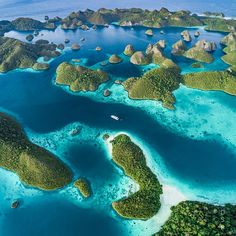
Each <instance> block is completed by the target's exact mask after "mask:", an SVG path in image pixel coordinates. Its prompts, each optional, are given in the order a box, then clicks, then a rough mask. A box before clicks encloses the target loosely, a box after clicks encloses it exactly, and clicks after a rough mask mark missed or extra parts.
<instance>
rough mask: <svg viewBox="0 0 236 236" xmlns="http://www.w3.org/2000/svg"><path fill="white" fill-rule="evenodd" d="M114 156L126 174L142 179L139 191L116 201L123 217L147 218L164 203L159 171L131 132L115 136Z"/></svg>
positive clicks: (117, 208) (117, 210) (115, 208)
mask: <svg viewBox="0 0 236 236" xmlns="http://www.w3.org/2000/svg"><path fill="white" fill-rule="evenodd" d="M112 160H113V161H114V162H115V163H116V164H117V165H118V166H120V167H121V168H122V169H123V170H124V172H125V174H126V175H128V176H129V177H131V178H132V179H133V180H134V181H135V182H137V183H138V185H139V187H140V189H139V191H138V192H136V193H134V194H132V195H130V196H128V197H127V198H124V199H121V200H118V201H116V202H113V203H112V207H113V208H114V210H115V211H116V212H117V213H118V214H119V215H120V216H122V217H125V218H129V219H143V220H147V219H149V218H151V217H152V216H154V215H155V214H156V213H157V212H158V210H159V209H160V207H161V203H160V194H162V187H161V185H160V183H159V181H158V179H157V177H156V175H155V174H154V173H153V172H152V171H151V169H150V168H149V167H148V166H147V164H146V160H145V156H144V154H143V152H142V150H141V149H140V147H139V146H137V145H136V144H135V143H133V142H132V140H131V139H130V137H129V136H127V135H125V134H121V135H118V136H116V137H115V138H114V140H112Z"/></svg>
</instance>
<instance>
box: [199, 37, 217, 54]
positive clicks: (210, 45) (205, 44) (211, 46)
mask: <svg viewBox="0 0 236 236" xmlns="http://www.w3.org/2000/svg"><path fill="white" fill-rule="evenodd" d="M195 46H196V47H200V48H202V49H204V50H205V51H207V52H212V51H215V50H216V48H217V46H216V43H215V42H209V41H206V40H200V41H198V42H197V43H196V45H195Z"/></svg>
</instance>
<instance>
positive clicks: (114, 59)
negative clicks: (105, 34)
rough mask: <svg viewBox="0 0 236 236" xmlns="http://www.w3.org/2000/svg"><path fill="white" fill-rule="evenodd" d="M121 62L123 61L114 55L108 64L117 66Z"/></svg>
mask: <svg viewBox="0 0 236 236" xmlns="http://www.w3.org/2000/svg"><path fill="white" fill-rule="evenodd" d="M122 61H123V59H122V58H121V57H120V56H118V55H116V54H113V55H111V56H110V58H109V62H110V63H111V64H118V63H120V62H122Z"/></svg>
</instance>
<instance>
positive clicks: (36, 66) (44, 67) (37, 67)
mask: <svg viewBox="0 0 236 236" xmlns="http://www.w3.org/2000/svg"><path fill="white" fill-rule="evenodd" d="M33 69H34V70H39V71H41V70H48V69H49V64H47V63H38V62H37V63H35V64H34V66H33Z"/></svg>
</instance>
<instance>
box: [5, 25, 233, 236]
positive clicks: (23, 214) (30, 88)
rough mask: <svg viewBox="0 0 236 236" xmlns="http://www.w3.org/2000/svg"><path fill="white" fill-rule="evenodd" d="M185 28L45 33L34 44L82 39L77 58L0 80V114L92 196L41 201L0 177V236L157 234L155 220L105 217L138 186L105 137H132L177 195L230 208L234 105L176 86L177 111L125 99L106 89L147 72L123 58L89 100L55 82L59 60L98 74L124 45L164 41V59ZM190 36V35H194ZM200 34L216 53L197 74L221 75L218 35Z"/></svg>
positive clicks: (68, 191)
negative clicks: (15, 204) (77, 130)
mask: <svg viewBox="0 0 236 236" xmlns="http://www.w3.org/2000/svg"><path fill="white" fill-rule="evenodd" d="M182 30H183V28H166V29H165V34H164V35H161V34H160V33H159V30H154V31H155V36H154V37H153V38H149V37H146V36H145V34H144V32H145V29H144V28H142V27H139V28H135V29H124V28H120V27H116V26H112V27H109V28H108V29H107V28H101V29H98V30H97V31H93V30H90V31H88V32H84V31H80V30H78V31H68V32H64V31H62V30H60V29H57V30H56V31H55V32H53V31H42V33H43V34H44V35H43V36H39V37H38V38H45V39H49V40H50V41H53V42H56V43H60V42H63V41H64V39H65V38H70V39H71V43H73V42H79V41H80V38H82V37H85V39H86V40H85V42H84V43H83V45H82V48H81V50H80V51H79V52H71V51H70V50H69V49H67V50H66V52H65V53H64V54H63V55H62V56H61V57H59V58H57V59H55V60H54V61H52V62H51V63H50V64H51V68H50V70H49V71H46V72H32V71H31V70H15V71H12V72H9V73H7V74H1V75H0V88H1V93H0V108H1V110H2V111H6V112H8V113H10V114H13V115H14V116H15V117H16V118H17V119H18V120H19V121H20V123H21V124H22V125H23V127H24V128H25V130H26V133H27V134H28V136H29V137H30V138H31V139H32V141H33V142H35V143H37V144H39V145H41V146H43V147H45V148H47V149H49V150H50V151H52V152H54V153H55V154H57V155H58V156H59V157H60V158H62V159H63V160H64V161H65V162H66V163H67V164H68V165H69V166H70V167H71V168H72V170H73V172H74V174H75V178H76V177H78V176H86V177H88V178H89V179H90V180H91V182H92V185H93V189H94V196H93V197H92V198H91V199H90V200H88V201H83V200H82V198H81V196H80V195H79V194H78V192H77V190H76V189H74V188H73V186H71V185H70V186H67V187H66V188H65V189H62V190H59V191H56V192H53V193H45V192H42V191H38V190H35V189H32V188H29V187H26V186H23V185H22V184H21V183H20V182H19V180H18V178H17V177H16V176H15V175H13V174H12V173H10V172H6V171H4V170H0V178H1V179H4V181H3V184H1V185H0V198H1V199H3V200H2V204H1V205H0V234H1V235H4V236H5V235H6V236H11V235H20V236H21V235H65V234H66V235H93V234H95V233H96V235H142V236H143V235H144V236H146V235H149V234H150V233H154V232H155V231H156V230H157V229H158V227H157V225H158V220H157V221H155V223H154V224H153V223H152V222H153V221H152V220H150V221H147V222H143V221H127V220H123V219H121V218H120V217H118V216H117V215H116V214H115V213H114V212H113V211H112V209H111V202H112V201H113V200H115V199H119V198H120V197H123V196H127V195H128V194H129V190H130V188H131V191H132V192H133V191H135V189H137V186H135V184H134V183H133V182H132V181H131V180H130V179H128V178H126V177H125V176H124V175H123V173H122V172H121V171H120V170H119V169H118V168H117V167H115V165H114V164H113V163H112V162H111V160H110V159H111V157H110V154H109V150H108V148H107V146H106V145H105V144H104V143H103V141H102V135H103V134H104V133H105V132H108V133H112V134H116V133H117V132H127V133H129V134H130V135H131V136H132V137H133V138H134V139H135V140H136V141H137V142H139V143H140V144H141V145H142V147H143V148H144V151H145V154H147V158H148V164H149V165H150V166H151V167H152V168H153V170H154V171H155V173H157V174H158V177H159V178H160V179H161V181H162V183H163V184H169V185H172V186H175V187H177V188H178V189H179V190H181V192H183V194H184V195H185V196H186V197H187V198H188V199H200V200H204V201H208V202H213V203H225V202H232V203H235V197H234V196H235V193H236V181H235V180H236V172H235V167H236V156H235V145H236V137H235V134H234V132H232V131H233V130H235V128H236V127H235V125H236V124H235V122H234V120H235V119H234V117H235V114H236V105H235V104H236V98H235V97H233V96H229V95H226V94H224V93H221V92H203V91H198V90H192V89H187V88H185V87H183V86H182V87H181V88H180V89H179V90H178V91H176V92H175V95H176V98H177V103H176V108H177V109H176V111H168V110H166V109H164V108H162V107H161V104H160V103H159V102H153V101H133V100H130V99H128V97H127V93H126V92H125V91H123V89H122V87H121V86H119V85H114V84H113V81H114V80H115V79H117V78H119V79H126V78H128V77H130V76H138V75H141V74H142V73H143V72H144V71H146V70H148V69H150V68H149V67H137V66H134V65H131V64H130V63H129V62H128V58H126V57H124V59H125V60H124V62H123V63H121V64H118V65H108V66H106V67H104V68H102V69H104V70H106V71H107V72H109V74H110V75H111V77H112V78H111V81H109V82H108V83H106V84H105V85H102V86H101V87H99V89H98V90H97V91H96V92H95V93H91V92H90V93H78V94H72V93H70V92H69V91H68V88H65V87H60V86H56V85H55V84H54V79H55V69H56V67H57V66H58V64H59V63H60V62H62V61H70V60H71V59H73V58H82V60H81V64H84V65H86V66H88V67H92V68H98V67H99V62H101V61H103V60H106V59H107V58H108V55H110V54H112V53H118V54H122V51H123V49H124V47H125V46H126V45H127V44H128V43H132V44H133V45H134V47H135V48H136V49H137V50H144V48H145V47H146V46H147V44H148V43H154V42H156V41H158V40H159V39H166V40H167V43H168V45H169V46H168V47H167V49H166V53H167V55H170V52H169V50H170V46H171V45H172V44H173V43H174V42H175V41H177V40H178V39H180V32H181V31H182ZM189 30H190V32H191V33H193V32H194V31H195V30H196V29H193V28H192V29H189ZM200 31H201V37H200V38H202V39H208V40H214V41H215V42H217V45H218V50H217V51H216V52H214V57H215V59H216V60H215V62H214V63H213V64H211V65H206V66H205V68H204V70H213V69H214V70H223V69H225V68H227V65H225V64H224V63H223V61H221V59H220V57H221V55H222V51H221V48H220V45H219V41H220V39H221V38H222V37H223V36H224V34H221V33H210V32H205V31H204V30H202V29H200ZM7 36H10V37H16V38H19V39H21V40H24V39H25V34H23V33H17V32H10V33H8V34H7ZM38 38H37V39H38ZM194 42H195V40H194V41H193V42H192V43H191V44H193V43H194ZM96 46H101V47H102V48H103V51H102V52H99V53H98V52H96V51H95V50H94V49H95V47H96ZM189 46H191V45H189ZM172 59H173V60H174V61H175V62H177V63H178V64H179V65H181V67H182V70H183V72H184V73H185V72H190V71H193V70H195V71H198V70H199V71H200V70H202V69H192V68H191V66H190V65H191V63H192V61H191V60H183V59H181V58H177V57H172ZM152 66H153V65H151V67H152ZM104 88H110V89H111V91H112V95H111V97H108V98H104V97H103V95H102V91H103V90H104ZM111 114H116V115H118V116H120V117H122V118H123V120H122V121H121V122H116V121H114V120H112V119H111V118H110V115H111ZM77 125H81V126H82V127H83V128H82V133H81V134H80V135H79V136H77V137H75V138H72V137H71V136H70V135H69V132H70V131H71V130H72V129H73V127H76V126H77ZM14 199H20V200H21V201H22V206H21V207H20V208H19V209H17V210H16V211H12V210H11V209H10V207H9V206H10V204H11V202H12V200H14ZM13 225H14V227H13Z"/></svg>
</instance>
